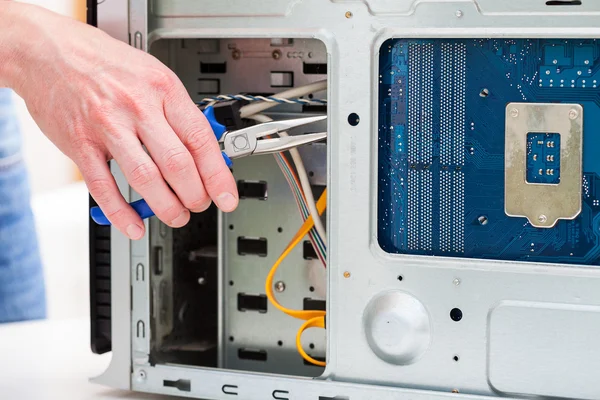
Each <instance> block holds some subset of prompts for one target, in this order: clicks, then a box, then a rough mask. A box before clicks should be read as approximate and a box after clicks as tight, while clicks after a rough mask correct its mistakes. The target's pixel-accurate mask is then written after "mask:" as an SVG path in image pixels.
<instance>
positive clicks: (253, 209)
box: [223, 155, 325, 377]
mask: <svg viewBox="0 0 600 400" xmlns="http://www.w3.org/2000/svg"><path fill="white" fill-rule="evenodd" d="M307 161H308V160H307ZM313 161H317V163H318V164H324V163H325V158H324V157H323V158H322V159H320V160H317V159H313ZM306 167H307V169H311V164H309V163H307V164H306ZM233 170H234V176H235V178H236V180H253V181H265V182H267V191H268V197H267V200H259V199H242V200H240V205H239V206H238V209H237V210H236V211H234V212H232V213H229V214H224V218H223V225H224V229H225V232H224V233H225V234H224V265H225V266H226V272H225V279H224V280H225V282H224V290H225V295H224V302H225V314H224V318H225V329H224V338H223V342H224V344H225V364H224V367H225V368H231V369H243V370H252V371H260V372H271V373H285V374H292V375H299V376H309V377H314V376H318V375H320V374H321V373H322V372H323V369H322V368H319V367H314V366H306V365H304V362H303V360H302V358H301V357H300V355H299V354H298V353H297V352H296V333H297V332H298V328H300V326H301V325H302V322H303V321H301V320H297V319H294V318H292V317H289V316H287V315H285V314H284V313H282V312H280V311H279V310H277V309H276V308H275V307H273V306H272V305H271V304H268V307H267V310H268V311H267V312H266V313H259V312H257V311H239V310H238V299H237V296H238V293H244V294H249V295H260V294H265V279H266V276H267V274H268V273H269V270H270V269H271V266H272V265H273V264H274V263H275V261H276V260H277V258H278V257H279V255H280V254H281V252H282V251H283V249H284V248H285V247H286V246H287V244H288V242H289V241H290V240H291V239H292V237H293V236H294V235H295V233H296V231H297V230H298V227H299V226H300V225H302V219H301V218H300V215H299V213H298V210H297V208H296V203H295V201H294V197H293V196H292V192H291V191H290V189H289V187H288V184H287V183H286V181H285V178H284V177H283V174H282V173H281V171H280V170H279V167H278V166H277V163H276V162H275V158H274V157H273V156H271V155H265V156H257V157H248V158H244V159H239V160H236V161H235V164H234V166H233ZM280 231H281V232H280ZM239 237H257V238H265V239H267V256H266V257H261V256H257V255H239V254H238V248H237V240H238V238H239ZM304 240H309V239H308V237H305V238H304ZM311 264H315V265H312V267H313V268H321V269H323V268H324V267H323V266H322V265H321V263H320V261H319V260H305V259H304V258H303V251H302V245H301V244H300V245H298V246H296V248H295V249H294V250H293V251H292V252H291V254H290V255H289V256H288V257H287V258H286V260H285V261H284V262H283V264H282V265H281V266H280V267H279V269H278V271H277V274H276V275H275V280H274V282H275V283H277V282H282V283H283V284H284V285H285V290H284V291H283V292H280V293H278V292H275V295H276V297H277V300H278V301H279V302H280V303H281V304H282V305H284V306H285V307H288V308H291V309H296V310H302V307H303V299H304V298H312V299H315V300H317V299H323V298H322V297H320V296H318V295H317V293H316V291H315V290H314V288H315V286H316V285H317V284H318V282H314V278H313V280H311V276H310V271H311V268H310V267H311ZM311 287H312V288H313V291H311ZM231 339H233V340H231ZM278 342H281V346H280V345H279V344H278ZM303 343H304V345H305V346H304V348H305V350H306V351H307V352H308V353H309V354H311V355H313V356H320V357H323V356H324V355H325V331H324V330H322V329H310V330H308V331H306V333H305V334H304V335H303ZM311 344H312V345H313V346H314V349H311V348H310V345H311ZM239 349H252V350H264V351H266V352H267V357H268V358H267V361H266V362H262V361H249V360H242V359H240V358H239V357H238V350H239Z"/></svg>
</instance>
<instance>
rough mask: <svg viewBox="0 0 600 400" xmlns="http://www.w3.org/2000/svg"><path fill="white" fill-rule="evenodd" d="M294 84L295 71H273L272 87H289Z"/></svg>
mask: <svg viewBox="0 0 600 400" xmlns="http://www.w3.org/2000/svg"><path fill="white" fill-rule="evenodd" d="M293 86H294V73H293V72H286V71H272V72H271V87H279V88H288V87H293Z"/></svg>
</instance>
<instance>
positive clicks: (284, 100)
mask: <svg viewBox="0 0 600 400" xmlns="http://www.w3.org/2000/svg"><path fill="white" fill-rule="evenodd" d="M231 100H246V101H266V102H269V103H277V104H319V105H323V104H327V100H321V99H303V98H299V97H297V98H294V99H287V98H284V97H278V96H252V95H248V94H220V95H218V96H209V97H205V98H203V99H202V100H200V102H198V103H197V105H198V106H203V105H206V104H210V103H213V102H217V103H218V102H223V101H231Z"/></svg>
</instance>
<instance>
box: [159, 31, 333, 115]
mask: <svg viewBox="0 0 600 400" xmlns="http://www.w3.org/2000/svg"><path fill="white" fill-rule="evenodd" d="M276 39H277V38H276ZM151 52H152V54H154V55H155V56H156V57H157V58H158V59H160V60H161V61H163V62H164V63H165V64H167V65H169V67H170V68H171V69H173V70H174V71H175V72H176V73H177V76H178V77H179V79H181V80H182V82H183V83H184V84H185V86H186V87H187V88H188V92H189V94H190V96H191V97H192V99H193V100H194V101H200V100H202V99H203V98H204V97H205V96H208V95H211V94H212V95H214V94H215V93H206V92H204V91H203V90H205V89H206V88H207V87H213V86H214V87H218V88H219V93H218V94H234V95H235V94H238V93H276V92H280V91H282V90H285V89H286V88H282V87H272V86H271V73H272V72H288V73H291V74H292V76H293V83H294V86H303V85H307V84H309V83H313V82H318V81H321V80H324V79H326V76H325V75H320V74H305V73H304V72H303V63H304V62H308V63H313V64H319V63H327V52H326V49H325V45H324V44H323V43H322V42H321V41H319V40H314V39H313V40H310V39H295V40H293V41H292V42H291V43H285V44H283V45H281V42H280V41H279V40H274V41H273V40H271V39H270V38H268V39H221V40H219V39H202V40H199V39H186V40H177V41H158V42H154V43H153V45H152V46H151ZM201 63H205V64H210V63H226V73H217V72H205V73H201V65H200V64H201ZM248 71H252V74H251V76H252V78H251V79H250V78H249V75H248ZM205 82H209V83H212V85H206V84H204V83H205ZM314 97H315V98H317V99H323V98H326V93H324V92H322V93H315V94H314ZM287 108H288V109H291V110H299V109H301V106H291V107H287Z"/></svg>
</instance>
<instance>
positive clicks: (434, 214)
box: [378, 39, 600, 265]
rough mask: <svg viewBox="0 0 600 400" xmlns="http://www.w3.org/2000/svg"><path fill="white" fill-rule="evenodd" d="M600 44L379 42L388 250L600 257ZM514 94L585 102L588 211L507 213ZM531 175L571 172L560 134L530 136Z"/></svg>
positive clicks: (383, 239) (518, 257) (384, 242)
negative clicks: (549, 219)
mask: <svg viewBox="0 0 600 400" xmlns="http://www.w3.org/2000/svg"><path fill="white" fill-rule="evenodd" d="M598 84H600V42H597V41H596V40H579V39H577V40H554V39H552V40H545V39H535V40H526V39H523V40H509V39H506V40H504V39H502V40H496V39H489V40H488V39H485V40H484V39H474V40H473V39H468V40H463V39H458V40H448V39H443V40H442V39H439V40H438V39H436V40H404V39H393V40H389V41H387V42H386V43H384V45H383V46H382V48H381V51H380V82H379V134H378V138H379V171H378V173H379V178H378V179H379V181H378V190H379V196H378V197H379V201H378V240H379V245H380V246H381V248H382V249H383V250H385V251H387V252H389V253H402V254H419V255H435V256H450V257H471V258H482V259H497V260H514V261H533V262H547V263H570V264H579V265H600V157H599V156H598V155H597V154H598V151H600V89H598V86H597V85H598ZM509 102H531V103H577V104H580V105H581V106H582V107H583V109H584V112H583V116H584V123H583V171H584V173H583V180H582V196H583V198H582V210H581V213H580V214H579V216H578V217H577V218H576V219H574V220H571V221H566V220H560V221H558V223H557V224H556V225H555V226H554V227H553V228H534V227H533V226H531V225H530V224H529V222H528V221H527V219H526V218H518V217H509V216H507V215H506V214H505V212H504V173H505V170H504V136H505V122H504V121H505V112H506V110H505V108H506V105H507V103H509ZM527 147H528V148H527V153H526V154H527V177H526V179H527V181H528V182H530V183H538V184H540V183H541V184H557V183H559V182H560V135H558V134H556V133H554V132H532V133H531V134H529V135H528V138H527Z"/></svg>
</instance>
